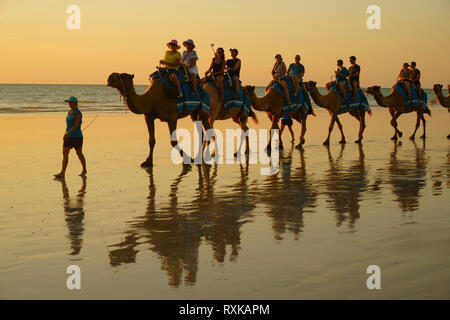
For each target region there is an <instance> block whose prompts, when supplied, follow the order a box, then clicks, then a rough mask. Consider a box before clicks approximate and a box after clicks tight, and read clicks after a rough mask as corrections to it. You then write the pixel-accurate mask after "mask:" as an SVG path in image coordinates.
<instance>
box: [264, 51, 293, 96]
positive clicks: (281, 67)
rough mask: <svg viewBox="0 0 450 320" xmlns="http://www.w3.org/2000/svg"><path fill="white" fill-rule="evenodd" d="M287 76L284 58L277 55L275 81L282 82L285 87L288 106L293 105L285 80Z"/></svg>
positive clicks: (273, 69) (273, 74)
mask: <svg viewBox="0 0 450 320" xmlns="http://www.w3.org/2000/svg"><path fill="white" fill-rule="evenodd" d="M286 75H287V70H286V64H285V63H284V62H283V57H281V54H276V55H275V64H274V66H273V68H272V77H273V81H279V82H281V86H282V87H283V91H284V95H285V96H286V99H287V102H288V105H291V104H292V103H291V99H290V97H289V91H288V87H287V84H286V80H284V79H283V78H284V77H285V76H286ZM271 84H272V83H271ZM271 84H270V85H271ZM270 85H269V86H270ZM266 91H267V88H266Z"/></svg>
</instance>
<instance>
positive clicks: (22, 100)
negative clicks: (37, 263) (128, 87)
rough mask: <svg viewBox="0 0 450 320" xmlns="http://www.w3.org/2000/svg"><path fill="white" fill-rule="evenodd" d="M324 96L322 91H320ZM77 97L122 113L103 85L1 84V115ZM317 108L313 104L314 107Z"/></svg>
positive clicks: (90, 107) (45, 108) (84, 105)
mask: <svg viewBox="0 0 450 320" xmlns="http://www.w3.org/2000/svg"><path fill="white" fill-rule="evenodd" d="M147 87H148V86H147V85H136V86H135V88H136V92H137V93H138V94H142V93H144V92H145V90H146V89H147ZM319 90H320V92H321V93H322V94H324V93H325V92H326V89H325V88H319ZM390 91H391V88H383V89H382V93H383V94H384V95H386V94H389V92H390ZM425 91H426V93H427V95H428V105H429V106H430V107H431V106H433V105H432V104H431V103H430V100H431V98H432V97H433V92H432V90H431V89H425ZM256 95H257V96H263V95H264V87H262V86H260V87H257V88H256ZM70 96H76V97H78V99H79V106H80V109H81V110H83V112H87V113H89V112H93V113H94V112H98V111H99V110H100V107H101V105H102V100H103V96H104V105H103V106H102V109H101V111H102V112H113V113H117V112H125V107H124V104H123V102H122V101H121V99H120V97H119V94H118V92H117V91H116V90H115V89H113V88H109V87H105V86H104V85H67V84H0V113H38V112H65V111H67V104H66V103H65V102H64V100H65V99H67V98H69V97H70ZM368 100H369V104H370V106H371V107H378V106H377V104H376V102H375V100H374V99H373V97H372V96H371V95H369V96H368ZM314 106H315V107H317V106H316V105H315V104H313V107H314Z"/></svg>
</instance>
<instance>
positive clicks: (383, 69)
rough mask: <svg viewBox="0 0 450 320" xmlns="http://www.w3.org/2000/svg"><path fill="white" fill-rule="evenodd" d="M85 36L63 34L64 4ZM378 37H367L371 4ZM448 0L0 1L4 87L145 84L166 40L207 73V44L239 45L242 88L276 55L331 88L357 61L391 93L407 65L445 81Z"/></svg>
mask: <svg viewBox="0 0 450 320" xmlns="http://www.w3.org/2000/svg"><path fill="white" fill-rule="evenodd" d="M71 4H75V5H78V6H79V7H80V9H81V29H79V30H69V29H68V28H67V27H66V20H67V19H68V17H69V14H67V13H66V9H67V7H68V6H69V5H71ZM373 4H375V5H378V6H379V7H380V8H381V30H369V29H368V28H367V26H366V20H367V18H368V17H369V14H367V13H366V8H367V7H368V6H369V5H373ZM449 14H450V1H449V0H433V1H423V0H408V1H405V0H399V1H391V0H389V1H387V0H370V1H365V0H341V1H328V0H323V1H300V0H278V1H265V0H258V1H256V0H228V1H216V0H196V1H185V0H181V1H179V0H171V1H148V0H145V1H144V0H129V1H116V0H109V1H103V0H95V1H92V0H91V1H85V0H71V1H61V0H53V1H52V0H40V1H31V0H28V1H17V0H6V1H5V0H0V26H1V28H0V41H1V43H2V46H1V48H2V50H1V51H2V52H1V59H0V70H1V72H0V83H64V84H72V83H73V84H104V83H105V82H106V78H107V76H108V75H109V74H110V73H111V72H128V73H134V74H135V81H136V82H135V83H136V84H148V74H149V73H151V72H152V71H153V70H154V68H155V66H156V65H157V62H158V61H159V59H161V58H162V56H163V53H164V51H165V50H166V43H167V42H168V41H170V40H171V39H177V40H178V41H180V42H182V41H183V40H186V39H188V38H191V39H193V40H194V41H195V43H196V45H197V47H196V51H197V53H198V55H199V58H200V59H199V69H200V72H201V73H202V74H203V73H204V71H205V70H206V68H207V67H208V65H209V63H210V60H211V57H212V51H211V48H210V44H211V43H214V44H215V45H216V47H219V46H221V47H224V48H225V49H226V51H225V52H226V54H227V56H229V52H228V48H238V49H239V51H240V55H239V57H240V58H241V59H242V61H243V65H242V72H241V79H242V81H243V83H244V84H254V85H265V84H266V83H267V82H268V81H269V80H270V70H271V67H272V65H273V63H274V58H273V57H274V55H275V54H276V53H281V54H282V55H283V57H284V59H285V61H286V62H289V63H290V62H291V60H293V57H294V55H295V54H297V53H299V54H301V56H302V63H303V64H304V65H305V67H306V74H305V79H306V80H315V81H317V82H318V83H319V85H323V84H324V83H325V82H326V81H329V79H330V76H331V75H332V74H333V70H334V69H335V68H336V60H337V59H338V58H341V59H343V60H344V61H345V65H346V66H348V57H349V56H350V55H356V56H357V58H358V61H357V62H358V63H359V64H360V65H361V67H362V72H361V85H362V86H368V85H374V84H379V85H382V86H385V87H390V86H391V85H392V84H393V83H394V81H395V79H396V77H397V74H398V72H399V70H400V68H401V65H402V63H403V62H405V61H407V62H410V61H413V60H415V61H416V62H417V65H418V68H419V69H420V70H421V71H422V84H423V86H424V87H427V88H429V87H431V86H432V85H433V84H434V83H443V84H447V83H450V59H449V57H450V43H449V41H448V36H449V34H450V33H449V32H450V19H449Z"/></svg>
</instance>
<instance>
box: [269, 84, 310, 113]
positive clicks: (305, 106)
mask: <svg viewBox="0 0 450 320" xmlns="http://www.w3.org/2000/svg"><path fill="white" fill-rule="evenodd" d="M282 80H285V81H286V85H287V87H288V91H289V98H290V99H291V103H292V104H291V105H288V101H287V99H286V96H285V94H284V90H283V87H282V85H281V84H280V83H279V82H278V81H277V82H275V83H274V84H272V85H271V86H270V88H273V89H275V90H277V91H278V92H279V93H280V94H281V95H282V96H283V112H282V115H287V114H289V113H291V112H293V111H297V110H302V112H303V113H304V114H312V113H313V112H312V106H311V99H310V98H309V94H308V93H307V92H306V90H304V89H303V83H302V82H300V83H299V89H298V94H297V96H296V97H294V90H293V89H294V84H293V83H292V79H291V77H284V78H282Z"/></svg>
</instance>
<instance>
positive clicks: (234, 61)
mask: <svg viewBox="0 0 450 320" xmlns="http://www.w3.org/2000/svg"><path fill="white" fill-rule="evenodd" d="M230 52H231V59H228V60H227V63H226V65H227V71H228V74H229V75H230V78H231V81H233V88H234V98H235V99H238V98H239V75H240V71H241V59H239V58H237V55H238V53H239V51H238V49H230Z"/></svg>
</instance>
